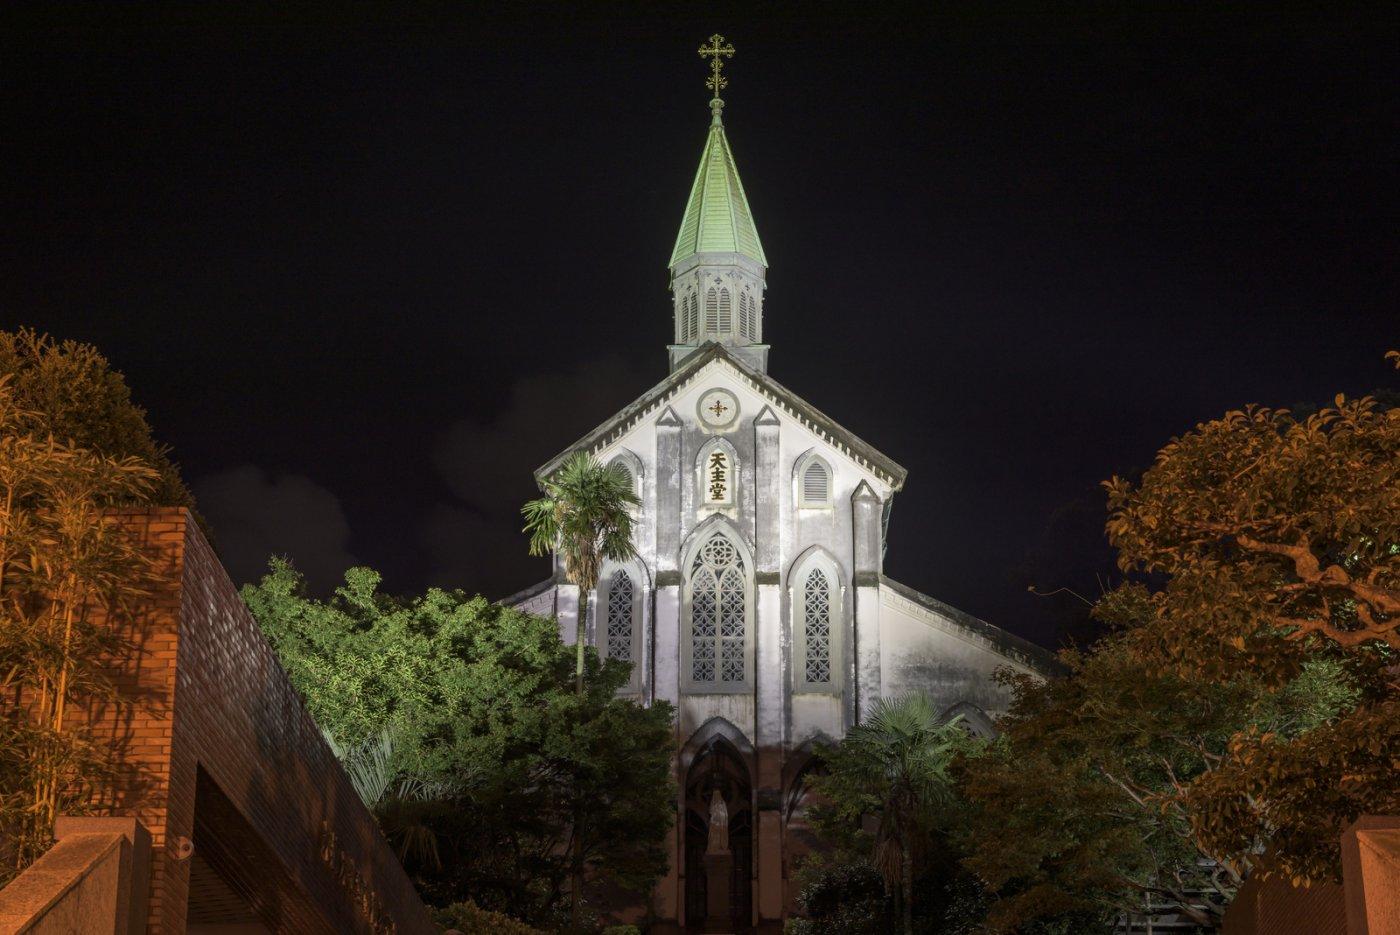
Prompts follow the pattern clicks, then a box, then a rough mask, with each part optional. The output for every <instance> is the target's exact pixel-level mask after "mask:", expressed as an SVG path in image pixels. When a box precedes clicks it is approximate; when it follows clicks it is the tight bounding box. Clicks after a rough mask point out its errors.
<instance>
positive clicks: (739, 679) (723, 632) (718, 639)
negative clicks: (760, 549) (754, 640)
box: [690, 533, 748, 688]
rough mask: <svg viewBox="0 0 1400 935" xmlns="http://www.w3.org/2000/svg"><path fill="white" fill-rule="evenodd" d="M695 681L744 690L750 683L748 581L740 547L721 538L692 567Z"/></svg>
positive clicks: (692, 674) (712, 541)
mask: <svg viewBox="0 0 1400 935" xmlns="http://www.w3.org/2000/svg"><path fill="white" fill-rule="evenodd" d="M690 588H691V590H690V680H691V682H692V683H694V684H695V685H696V686H713V687H716V688H725V687H730V688H737V687H741V686H742V685H743V684H744V683H745V682H746V681H747V680H748V647H747V645H746V641H747V636H748V628H747V619H748V580H747V578H746V577H745V572H744V559H743V557H742V556H741V555H740V554H739V550H738V549H737V548H735V546H734V543H732V542H730V541H729V539H727V538H725V537H724V536H723V535H721V534H718V533H717V534H715V536H713V537H712V538H711V539H710V540H709V541H708V542H706V543H705V544H704V546H702V547H701V549H700V552H699V554H697V555H696V556H695V561H694V563H693V564H692V565H691V567H690Z"/></svg>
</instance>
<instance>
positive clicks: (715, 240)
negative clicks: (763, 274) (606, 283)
mask: <svg viewBox="0 0 1400 935" xmlns="http://www.w3.org/2000/svg"><path fill="white" fill-rule="evenodd" d="M699 253H738V254H741V255H743V256H746V257H748V258H749V259H751V260H756V261H758V263H759V264H760V265H762V266H764V267H765V268H766V267H767V266H768V258H767V257H766V256H765V255H764V253H763V243H762V242H761V241H760V240H759V238H758V228H757V227H756V226H755V225H754V221H753V212H752V211H751V210H750V209H749V199H748V196H747V195H746V194H745V193H744V183H743V182H742V181H741V180H740V179H739V169H738V167H737V166H736V165H735V163H734V154H733V152H732V151H730V148H729V138H728V137H727V136H726V135H725V132H724V122H723V120H721V119H720V114H719V109H718V108H716V109H715V111H714V118H713V119H712V120H711V122H710V131H709V135H708V136H707V137H706V138H705V149H704V150H703V152H702V153H701V155H700V165H699V167H698V168H697V169H696V170H695V181H694V182H693V183H692V184H691V186H690V198H689V200H688V201H687V202H686V208H685V214H684V215H682V216H681V228H680V231H679V232H678V233H677V234H676V246H675V249H674V250H672V251H671V262H670V264H669V265H670V266H671V267H672V268H674V267H675V266H676V265H677V264H679V263H681V262H683V261H684V260H687V259H689V258H690V257H692V256H695V255H696V254H699Z"/></svg>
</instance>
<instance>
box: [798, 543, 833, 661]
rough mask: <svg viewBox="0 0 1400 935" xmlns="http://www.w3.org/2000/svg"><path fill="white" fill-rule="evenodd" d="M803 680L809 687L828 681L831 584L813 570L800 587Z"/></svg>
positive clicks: (825, 577) (822, 572)
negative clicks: (803, 649) (803, 655)
mask: <svg viewBox="0 0 1400 935" xmlns="http://www.w3.org/2000/svg"><path fill="white" fill-rule="evenodd" d="M802 636H803V646H804V648H805V650H806V653H805V655H806V658H805V659H804V660H803V670H802V677H803V680H804V681H806V682H807V684H809V685H822V684H829V683H830V682H831V581H830V579H828V578H827V576H826V572H824V571H822V570H821V569H820V568H813V569H812V570H811V572H810V573H808V575H807V580H806V581H805V582H804V583H803V585H802Z"/></svg>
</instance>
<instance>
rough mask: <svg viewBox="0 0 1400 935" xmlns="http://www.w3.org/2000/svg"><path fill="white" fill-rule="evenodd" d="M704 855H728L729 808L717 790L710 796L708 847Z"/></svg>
mask: <svg viewBox="0 0 1400 935" xmlns="http://www.w3.org/2000/svg"><path fill="white" fill-rule="evenodd" d="M705 853H707V854H727V853H729V808H728V806H726V805H725V804H724V796H722V795H720V794H719V790H718V789H716V790H715V791H714V792H713V793H712V794H711V795H710V846H709V847H707V848H706V849H705Z"/></svg>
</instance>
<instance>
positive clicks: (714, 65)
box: [700, 33, 734, 116]
mask: <svg viewBox="0 0 1400 935" xmlns="http://www.w3.org/2000/svg"><path fill="white" fill-rule="evenodd" d="M700 57H701V58H707V59H709V60H710V77H709V78H707V79H705V87H707V88H709V89H710V90H711V91H713V92H714V95H715V97H714V100H715V101H718V100H719V92H720V91H723V90H724V89H725V88H726V87H728V86H729V79H727V78H725V77H724V76H723V75H721V74H720V69H722V68H723V67H724V62H723V61H722V59H726V58H733V57H734V46H732V45H730V44H729V43H727V42H725V41H724V37H723V36H721V35H720V34H719V33H715V34H714V35H713V36H711V37H710V44H709V45H702V46H701V47H700ZM713 104H714V101H711V106H713ZM716 116H718V112H716Z"/></svg>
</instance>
